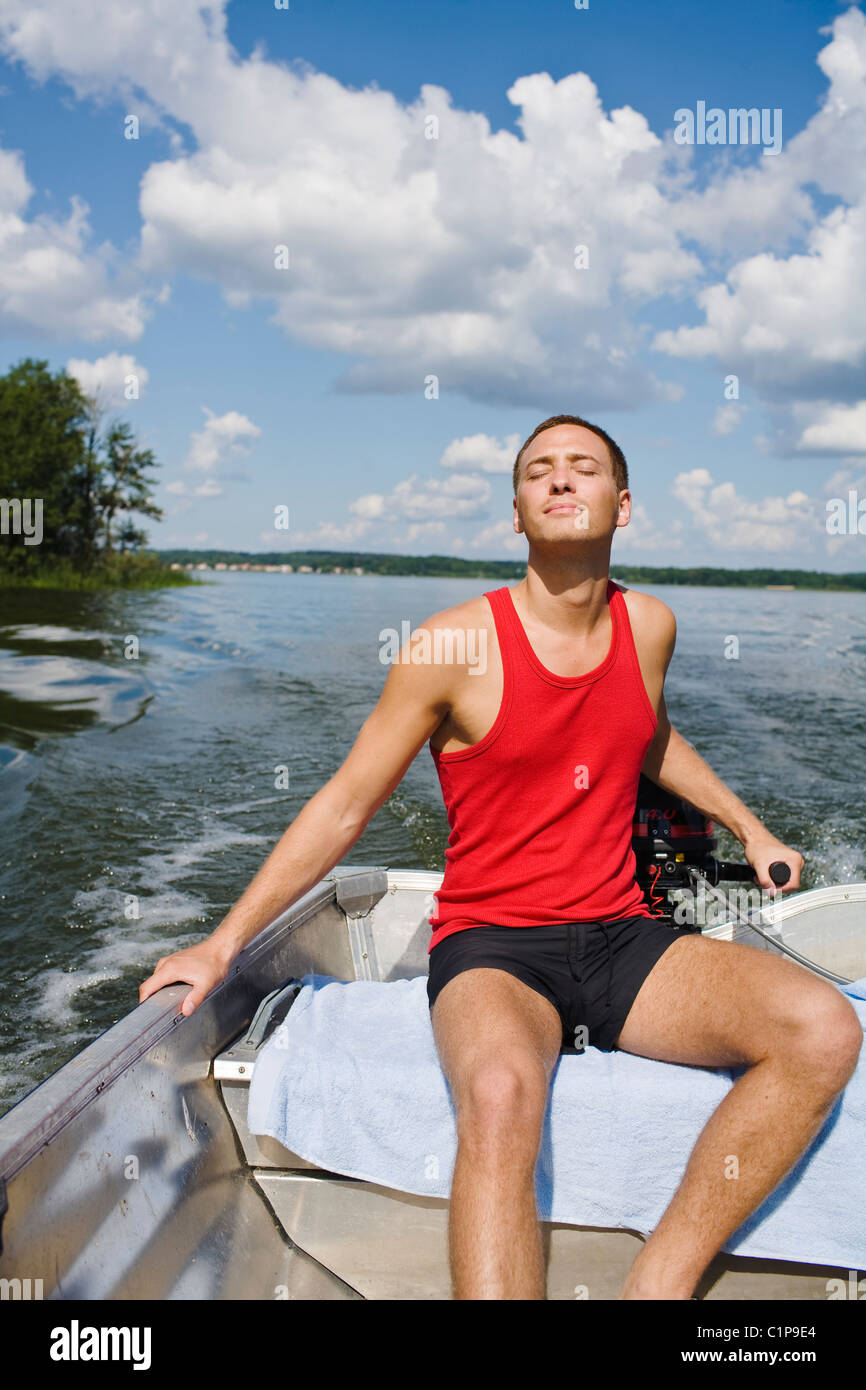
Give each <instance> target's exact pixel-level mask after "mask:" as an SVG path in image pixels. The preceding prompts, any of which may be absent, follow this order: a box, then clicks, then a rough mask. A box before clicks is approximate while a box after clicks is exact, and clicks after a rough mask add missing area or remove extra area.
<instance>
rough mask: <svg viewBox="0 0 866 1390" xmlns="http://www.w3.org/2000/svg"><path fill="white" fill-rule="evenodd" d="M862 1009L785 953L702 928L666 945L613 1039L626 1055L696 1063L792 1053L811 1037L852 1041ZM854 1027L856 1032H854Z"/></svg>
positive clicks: (742, 1061)
mask: <svg viewBox="0 0 866 1390" xmlns="http://www.w3.org/2000/svg"><path fill="white" fill-rule="evenodd" d="M852 1017H853V1019H854V1020H855V1022H857V1023H858V1025H859V1020H858V1019H857V1014H856V1012H855V1011H854V1009H853V1008H852V1007H851V1004H850V1002H849V1001H848V1000H847V999H846V998H845V996H844V995H843V994H842V993H841V992H840V991H839V990H838V989H837V988H836V987H835V985H832V984H830V983H829V981H827V980H822V979H820V978H819V977H818V976H817V975H813V974H811V972H810V971H808V970H806V968H805V967H804V966H801V965H797V963H796V962H795V961H791V960H786V959H785V958H784V957H783V956H778V955H774V954H773V953H772V952H770V951H764V950H761V949H759V948H756V947H754V946H745V945H741V944H739V943H737V942H733V941H719V940H718V939H716V938H714V937H705V936H700V935H698V934H697V933H695V934H694V935H689V936H685V937H681V938H680V939H679V941H675V942H674V943H673V945H671V946H669V947H668V949H667V950H666V951H665V953H664V955H663V956H661V957H660V959H659V960H658V961H657V962H656V964H655V965H654V967H653V969H652V970H651V971H650V973H649V975H648V976H647V978H646V979H645V981H644V983H643V985H642V986H641V988H640V990H639V992H638V995H637V997H636V999H635V1001H634V1003H633V1005H632V1007H631V1009H630V1011H629V1013H628V1016H627V1018H626V1020H625V1023H624V1024H623V1026H622V1029H621V1030H620V1034H619V1037H618V1038H617V1039H616V1043H615V1046H616V1047H618V1048H620V1049H621V1050H622V1051H623V1052H633V1053H636V1054H637V1055H638V1056H641V1057H652V1058H654V1059H655V1060H656V1061H660V1062H680V1063H684V1064H686V1065H690V1066H698V1067H730V1066H749V1065H752V1064H753V1063H755V1062H758V1061H760V1060H761V1059H762V1058H763V1057H766V1056H769V1055H771V1054H779V1053H780V1052H781V1053H788V1054H789V1055H795V1054H796V1053H797V1052H798V1051H799V1050H800V1048H801V1047H802V1042H803V1039H804V1038H806V1037H809V1038H812V1039H814V1038H816V1037H817V1036H821V1037H823V1038H824V1039H825V1040H826V1042H827V1045H828V1046H830V1047H831V1048H832V1044H833V1040H834V1037H837V1036H838V1037H840V1038H841V1037H842V1036H843V1035H844V1036H845V1037H846V1038H848V1037H850V1034H851V1032H852V1026H851V1018H852ZM854 1031H856V1030H854Z"/></svg>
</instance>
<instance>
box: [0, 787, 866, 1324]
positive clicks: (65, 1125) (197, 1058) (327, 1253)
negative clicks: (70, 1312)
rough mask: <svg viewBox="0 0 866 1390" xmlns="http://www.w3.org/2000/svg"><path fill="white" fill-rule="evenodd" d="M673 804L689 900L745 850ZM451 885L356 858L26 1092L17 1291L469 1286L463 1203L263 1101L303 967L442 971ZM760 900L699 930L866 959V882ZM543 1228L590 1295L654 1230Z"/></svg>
mask: <svg viewBox="0 0 866 1390" xmlns="http://www.w3.org/2000/svg"><path fill="white" fill-rule="evenodd" d="M656 791H657V792H658V789H656ZM657 802H658V805H657V806H656V808H655V810H656V813H657V814H656V815H655V816H654V817H653V815H652V814H651V811H652V808H650V812H647V808H646V805H644V807H643V810H642V811H641V812H640V814H636V820H635V840H634V844H635V846H636V858H637V863H638V866H639V874H638V878H639V881H640V879H641V877H642V876H643V877H644V879H645V881H646V885H647V889H648V890H649V889H650V888H651V886H652V885H653V884H654V885H655V886H654V888H652V891H654V892H655V893H656V895H658V893H659V891H660V889H659V886H658V885H659V882H660V881H662V882H663V883H664V886H665V892H666V893H669V894H670V895H671V896H670V897H669V898H668V899H666V900H667V901H670V902H673V901H675V900H676V893H675V889H674V886H673V885H674V881H676V882H680V880H681V879H682V876H683V875H684V874H685V873H686V872H687V871H689V872H691V873H692V875H693V881H694V876H697V877H698V878H700V880H701V881H702V882H706V883H709V884H712V881H713V879H714V877H716V876H717V871H718V870H719V869H720V868H721V869H726V870H732V869H733V868H736V867H738V866H731V865H727V866H723V865H720V864H719V861H715V860H714V859H713V858H712V856H711V855H710V853H709V850H710V849H711V848H712V846H713V843H714V841H713V839H712V837H711V836H710V834H709V832H708V829H707V827H708V824H709V823H707V822H704V821H703V820H702V819H701V818H700V817H699V813H695V814H691V808H688V807H687V806H686V805H685V804H684V803H681V802H680V803H678V806H679V810H678V811H676V812H675V813H674V814H673V815H671V816H669V817H668V818H665V817H664V815H663V814H662V815H659V814H658V811H659V807H660V806H669V805H670V799H669V798H668V800H667V801H664V799H663V798H662V799H659V798H658V797H657ZM675 804H676V803H675ZM639 807H640V802H639ZM690 816H691V818H690ZM696 816H697V819H696ZM641 826H643V830H641V829H640V827H641ZM677 831H678V832H679V833H675V832H677ZM638 851H639V852H638ZM669 864H673V865H674V866H675V867H674V868H673V869H672V870H668V869H667V868H666V867H665V866H667V865H669ZM739 867H740V870H741V877H742V878H743V879H744V880H745V879H747V878H750V877H751V870H749V869H748V866H739ZM654 869H655V870H657V872H653V870H654ZM722 876H724V874H723V875H722ZM441 882H442V874H441V873H434V872H427V871H422V870H406V869H399V868H391V867H385V866H380V865H371V866H366V867H357V866H346V865H341V866H338V867H337V868H335V869H334V870H333V871H332V872H331V873H330V874H328V875H327V876H326V877H325V878H323V879H322V880H321V882H320V883H318V884H316V886H315V887H314V888H312V889H311V890H310V891H309V892H307V893H306V894H305V895H304V896H303V897H302V898H300V899H299V900H298V901H297V902H295V903H294V904H293V905H292V906H291V907H290V908H289V909H287V910H286V911H284V912H283V913H281V914H280V915H279V916H278V917H276V919H275V920H274V921H273V922H271V923H270V925H269V926H267V927H266V928H265V929H264V930H263V931H261V932H260V933H259V935H258V936H256V937H255V938H254V940H253V941H251V942H250V943H249V944H248V945H247V947H246V948H245V949H244V950H243V951H242V952H241V953H240V955H239V956H238V957H237V958H236V959H235V961H234V962H233V963H232V967H231V970H230V973H229V975H228V976H227V978H226V979H225V980H224V981H223V983H222V984H221V985H220V986H219V987H218V988H217V989H215V990H214V991H212V993H211V994H210V995H209V996H208V997H207V998H206V999H205V1000H204V1001H203V1002H202V1004H201V1005H200V1006H199V1007H198V1008H197V1009H196V1011H195V1012H194V1013H193V1014H192V1015H191V1017H189V1018H185V1017H184V1016H183V1015H182V1014H181V1012H180V1005H181V1002H182V1000H183V999H184V998H185V997H186V994H187V992H188V989H189V986H187V985H185V984H178V985H171V986H168V987H167V988H164V989H162V990H160V991H159V992H158V993H156V994H154V995H152V996H151V997H150V998H149V999H146V1000H145V1001H144V1002H143V1003H141V1004H138V1005H137V1006H136V1007H134V1008H133V1009H131V1010H130V1012H129V1013H128V1014H127V1015H126V1016H125V1017H123V1018H122V1019H120V1020H119V1021H118V1022H117V1023H116V1024H114V1025H113V1026H112V1027H110V1028H109V1029H107V1030H106V1031H105V1032H104V1033H102V1034H101V1035H100V1036H99V1037H97V1038H96V1039H95V1040H94V1041H93V1042H91V1043H90V1044H89V1045H87V1046H86V1047H84V1048H83V1049H82V1050H81V1051H80V1052H79V1053H78V1054H77V1055H76V1056H75V1057H73V1058H72V1059H71V1060H70V1061H68V1062H67V1063H66V1064H65V1065H64V1066H62V1067H60V1068H59V1069H58V1070H57V1071H55V1072H54V1074H53V1075H51V1076H49V1077H48V1078H47V1079H46V1080H45V1081H43V1082H42V1083H41V1084H40V1085H38V1086H36V1087H35V1089H34V1090H32V1091H31V1092H30V1093H29V1094H28V1095H26V1096H24V1097H23V1098H22V1099H21V1100H20V1101H19V1102H18V1103H17V1104H16V1105H14V1106H13V1107H12V1108H11V1110H9V1111H8V1112H7V1114H6V1115H4V1116H3V1117H2V1119H0V1239H2V1248H0V1280H5V1281H6V1283H4V1284H3V1288H4V1290H6V1291H7V1292H6V1294H5V1296H11V1297H19V1298H27V1297H30V1298H35V1297H39V1298H44V1299H54V1300H79V1299H81V1300H144V1299H156V1300H183V1299H209V1300H210V1299H214V1300H230V1299H250V1300H257V1299H268V1300H272V1299H275V1298H277V1299H280V1298H287V1299H288V1298H290V1299H315V1300H319V1299H334V1300H339V1299H349V1300H351V1299H395V1300H403V1299H409V1300H411V1299H424V1300H429V1299H436V1300H440V1299H444V1300H447V1299H449V1298H450V1297H451V1296H452V1295H451V1287H450V1276H449V1269H448V1249H447V1219H448V1202H447V1200H445V1199H440V1198H430V1197H422V1196H416V1195H412V1194H410V1193H406V1192H401V1191H396V1190H392V1189H388V1188H386V1187H383V1186H378V1185H376V1184H374V1183H371V1182H367V1181H361V1180H358V1179H355V1178H352V1177H347V1176H345V1175H343V1174H340V1173H336V1172H330V1171H327V1170H324V1169H321V1168H319V1167H317V1166H316V1165H315V1164H313V1163H311V1162H309V1161H307V1160H306V1159H304V1158H303V1157H301V1156H300V1155H298V1154H294V1153H292V1152H290V1151H289V1150H287V1149H285V1148H284V1147H283V1146H282V1145H280V1144H279V1143H278V1142H277V1141H276V1140H274V1139H273V1138H270V1137H268V1136H263V1135H256V1134H253V1133H250V1132H249V1129H248V1127H247V1120H246V1117H247V1099H248V1093H249V1083H250V1079H251V1077H252V1074H253V1070H254V1067H255V1059H256V1054H257V1051H258V1049H259V1048H260V1047H261V1046H262V1045H263V1044H264V1042H265V1041H266V1040H267V1038H268V1037H269V1036H270V1035H271V1033H272V1032H273V1030H274V1028H276V1027H278V1026H279V1024H280V1023H281V1022H282V1021H283V1020H284V1019H285V1017H286V1015H287V1013H288V1011H289V1009H290V1008H291V1005H292V1003H293V1001H294V999H295V997H296V996H297V993H298V990H299V989H300V987H301V983H300V982H301V980H302V977H303V976H305V975H307V974H308V973H310V972H314V973H316V974H320V975H328V976H331V977H332V978H334V979H338V980H384V981H388V980H399V979H412V978H414V977H416V976H418V975H423V974H426V971H427V947H428V944H429V939H430V927H429V921H428V919H429V916H430V911H431V906H432V901H433V900H432V895H433V894H434V893H435V892H436V890H437V889H438V888H439V886H440V884H441ZM759 917H760V925H757V923H758V916H755V915H754V914H753V919H752V920H753V925H750V924H749V919H748V917H747V916H746V915H744V914H741V913H739V912H737V913H736V914H735V915H734V916H732V917H731V918H730V919H729V920H727V921H722V922H719V923H716V924H713V925H707V926H703V927H700V926H699V927H697V928H696V929H699V930H703V931H704V934H705V935H708V936H712V937H717V938H719V939H723V940H734V941H746V942H747V943H748V944H750V945H753V946H755V945H756V946H758V947H759V948H760V949H763V950H770V951H776V952H779V953H781V954H788V955H789V956H792V957H793V958H794V959H798V960H800V961H801V962H803V963H806V964H807V968H810V969H813V970H814V971H815V973H817V974H820V975H822V976H823V977H824V978H830V979H835V980H837V981H839V982H844V981H852V982H853V981H854V980H859V979H863V978H864V977H866V883H852V884H844V885H837V886H834V887H829V888H818V889H812V890H810V891H806V892H799V893H791V894H787V895H785V896H783V897H780V898H777V899H776V900H775V901H774V902H773V903H772V904H771V905H769V906H767V907H766V908H765V909H763V910H762V911H761V913H760V914H759ZM565 1050H567V1049H565ZM541 1229H542V1239H543V1248H544V1252H545V1258H546V1267H547V1297H548V1298H550V1299H574V1298H575V1296H576V1291H575V1290H576V1271H580V1278H581V1280H582V1281H583V1284H591V1287H592V1296H593V1298H602V1299H616V1298H618V1297H619V1294H620V1291H621V1289H622V1286H623V1283H624V1281H625V1278H626V1274H627V1272H628V1269H629V1267H630V1266H631V1263H632V1261H633V1259H634V1257H635V1255H636V1254H637V1252H638V1250H639V1249H640V1247H641V1245H642V1243H643V1240H644V1236H643V1235H641V1233H640V1232H637V1231H631V1230H627V1229H620V1228H616V1229H614V1228H601V1227H582V1226H572V1225H563V1224H557V1223H547V1222H542V1223H541ZM850 1276H851V1271H850V1270H848V1269H841V1268H837V1267H834V1266H823V1265H814V1264H808V1263H800V1262H796V1261H779V1260H768V1259H753V1258H746V1257H742V1256H735V1255H730V1254H726V1253H724V1252H722V1253H720V1254H719V1255H717V1256H716V1258H715V1259H714V1260H713V1261H712V1263H711V1264H710V1266H709V1267H708V1269H707V1271H706V1272H705V1274H704V1276H703V1277H702V1279H701V1281H700V1284H699V1286H698V1288H697V1290H696V1295H697V1296H698V1297H699V1298H702V1299H705V1300H710V1301H711V1300H732V1299H733V1300H745V1301H750V1300H787V1299H795V1300H796V1299H821V1300H825V1299H827V1297H828V1289H829V1288H831V1287H833V1286H832V1285H831V1284H830V1282H829V1281H831V1280H842V1281H843V1285H844V1286H845V1287H847V1286H848V1283H849V1282H850ZM9 1290H11V1293H9ZM855 1296H856V1295H855Z"/></svg>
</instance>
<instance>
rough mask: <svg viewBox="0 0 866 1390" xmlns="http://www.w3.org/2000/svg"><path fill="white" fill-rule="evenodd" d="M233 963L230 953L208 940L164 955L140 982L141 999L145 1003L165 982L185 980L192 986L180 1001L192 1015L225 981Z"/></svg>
mask: <svg viewBox="0 0 866 1390" xmlns="http://www.w3.org/2000/svg"><path fill="white" fill-rule="evenodd" d="M230 965H231V960H230V959H229V958H228V956H227V955H226V954H225V953H224V952H220V951H217V950H215V949H214V948H213V947H212V946H209V945H208V943H207V942H206V941H203V942H202V943H201V944H200V945H198V946H188V947H187V949H186V950H185V951H175V952H174V954H173V955H170V956H161V957H160V959H159V960H158V961H157V962H156V969H155V970H154V972H153V974H152V975H148V977H147V979H146V980H145V981H144V982H143V983H142V984H140V985H139V987H138V1002H139V1004H143V1003H144V1001H145V999H148V998H149V997H150V995H151V994H156V991H157V990H158V989H164V988H165V986H166V985H174V984H177V983H178V982H179V981H185V982H186V983H187V984H191V985H192V989H191V990H190V992H189V994H188V995H187V996H186V998H185V999H184V1001H183V1003H182V1004H181V1006H180V1011H181V1013H182V1014H183V1015H184V1017H186V1018H189V1016H190V1014H191V1013H194V1011H195V1010H196V1009H197V1008H198V1006H199V1004H200V1003H201V1002H202V1000H203V999H205V998H206V997H207V995H209V994H210V992H211V990H212V989H216V987H217V985H219V984H222V982H223V980H224V979H225V977H226V975H227V974H228V973H229V966H230Z"/></svg>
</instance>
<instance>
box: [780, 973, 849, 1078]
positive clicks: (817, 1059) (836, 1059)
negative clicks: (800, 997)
mask: <svg viewBox="0 0 866 1390" xmlns="http://www.w3.org/2000/svg"><path fill="white" fill-rule="evenodd" d="M797 1023H798V1025H799V1026H798V1027H797V1028H796V1029H795V1031H794V1039H795V1044H794V1049H793V1050H794V1054H795V1060H796V1062H797V1063H798V1064H799V1065H800V1066H802V1067H804V1068H806V1069H807V1070H808V1072H809V1074H810V1075H813V1076H815V1077H816V1078H821V1079H823V1080H825V1081H826V1082H827V1083H828V1084H830V1085H831V1086H832V1085H833V1084H834V1083H836V1084H838V1085H839V1086H840V1087H841V1086H844V1085H846V1083H847V1082H848V1081H849V1080H850V1078H851V1076H852V1075H853V1074H854V1071H855V1069H856V1067H857V1062H858V1059H859V1056H860V1050H861V1048H862V1046H863V1025H862V1023H861V1022H860V1019H859V1017H858V1015H857V1012H856V1010H855V1009H854V1007H853V1005H852V1004H851V1002H850V1000H849V999H847V998H846V996H845V995H844V994H842V993H841V991H840V990H837V989H835V988H834V987H833V986H831V985H828V986H827V988H826V990H820V991H816V992H815V993H814V994H813V995H812V996H811V997H810V998H809V1000H808V1002H807V1004H806V1006H805V1007H804V1008H803V1009H802V1011H801V1013H800V1014H799V1016H798V1019H797Z"/></svg>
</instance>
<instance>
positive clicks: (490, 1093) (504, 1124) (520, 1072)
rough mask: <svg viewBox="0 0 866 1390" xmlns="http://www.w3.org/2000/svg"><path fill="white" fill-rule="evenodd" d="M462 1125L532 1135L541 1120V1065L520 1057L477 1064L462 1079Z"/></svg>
mask: <svg viewBox="0 0 866 1390" xmlns="http://www.w3.org/2000/svg"><path fill="white" fill-rule="evenodd" d="M456 1099H457V1107H458V1113H459V1115H460V1118H461V1121H462V1122H463V1124H464V1126H465V1125H466V1124H469V1125H472V1124H478V1125H480V1126H481V1127H482V1128H483V1129H484V1130H485V1131H490V1130H491V1129H492V1128H506V1129H508V1130H510V1131H512V1132H514V1133H515V1134H518V1133H527V1134H532V1133H534V1132H535V1131H537V1129H538V1126H539V1123H540V1120H541V1119H542V1118H543V1115H544V1110H545V1105H546V1101H547V1078H546V1076H545V1073H544V1067H543V1066H542V1065H541V1062H540V1061H538V1060H536V1059H535V1058H532V1057H529V1056H524V1055H522V1054H520V1055H515V1056H514V1057H501V1056H495V1057H491V1058H489V1059H488V1060H485V1061H481V1062H478V1063H476V1064H475V1065H474V1066H473V1067H472V1069H471V1070H470V1071H469V1072H468V1074H467V1075H466V1076H464V1077H463V1078H462V1079H461V1082H460V1085H459V1087H458V1094H457V1097H456Z"/></svg>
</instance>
